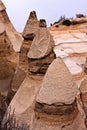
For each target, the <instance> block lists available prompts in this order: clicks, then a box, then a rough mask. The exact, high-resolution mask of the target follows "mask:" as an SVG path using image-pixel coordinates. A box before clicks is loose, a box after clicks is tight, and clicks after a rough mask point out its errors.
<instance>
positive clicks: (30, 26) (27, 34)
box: [23, 11, 39, 40]
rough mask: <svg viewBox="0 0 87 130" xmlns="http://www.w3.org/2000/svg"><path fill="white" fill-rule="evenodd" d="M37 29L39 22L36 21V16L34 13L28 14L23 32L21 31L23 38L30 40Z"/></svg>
mask: <svg viewBox="0 0 87 130" xmlns="http://www.w3.org/2000/svg"><path fill="white" fill-rule="evenodd" d="M38 27H39V22H38V19H37V15H36V12H35V11H32V12H30V15H29V18H28V20H27V22H26V25H25V28H24V31H23V37H24V38H25V39H30V40H32V39H33V38H34V36H35V34H36V31H37V29H38Z"/></svg>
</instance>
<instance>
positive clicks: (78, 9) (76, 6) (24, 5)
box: [2, 0, 87, 32]
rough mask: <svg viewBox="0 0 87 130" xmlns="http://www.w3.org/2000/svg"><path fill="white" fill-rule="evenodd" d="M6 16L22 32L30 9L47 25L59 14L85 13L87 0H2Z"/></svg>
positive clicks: (55, 19) (86, 12) (69, 16)
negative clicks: (44, 20)
mask: <svg viewBox="0 0 87 130" xmlns="http://www.w3.org/2000/svg"><path fill="white" fill-rule="evenodd" d="M2 2H3V3H4V4H5V6H6V11H7V13H8V16H9V18H10V20H11V22H12V23H13V25H14V27H15V28H16V30H17V31H19V32H22V31H23V29H24V26H25V24H26V21H27V19H28V17H29V13H30V11H33V10H35V11H36V13H37V17H38V19H46V21H47V25H48V26H50V24H51V23H54V22H55V21H58V19H59V18H60V16H64V15H65V17H66V18H72V17H75V14H78V13H82V14H84V15H87V0H2Z"/></svg>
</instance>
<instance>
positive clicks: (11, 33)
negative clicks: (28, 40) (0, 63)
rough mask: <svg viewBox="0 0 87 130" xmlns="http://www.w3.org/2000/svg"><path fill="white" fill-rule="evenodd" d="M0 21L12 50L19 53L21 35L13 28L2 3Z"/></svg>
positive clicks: (0, 2)
mask: <svg viewBox="0 0 87 130" xmlns="http://www.w3.org/2000/svg"><path fill="white" fill-rule="evenodd" d="M0 20H1V21H2V23H3V24H4V26H5V30H6V33H7V35H8V37H9V39H10V40H11V43H12V45H13V49H14V50H15V52H19V51H20V47H21V44H22V41H23V38H22V36H21V34H20V33H18V32H17V31H16V30H15V28H14V26H13V25H12V23H11V21H10V19H9V17H8V14H7V12H6V8H5V5H4V4H3V3H2V1H0Z"/></svg>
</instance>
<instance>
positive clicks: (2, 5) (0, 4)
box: [0, 0, 6, 11]
mask: <svg viewBox="0 0 87 130" xmlns="http://www.w3.org/2000/svg"><path fill="white" fill-rule="evenodd" d="M5 9H6V8H5V5H4V4H3V2H2V1H1V0H0V11H3V10H5Z"/></svg>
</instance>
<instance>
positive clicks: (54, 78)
mask: <svg viewBox="0 0 87 130" xmlns="http://www.w3.org/2000/svg"><path fill="white" fill-rule="evenodd" d="M77 92H78V88H77V87H76V85H75V83H74V81H73V79H72V76H71V73H70V72H69V70H68V68H67V67H66V65H65V64H64V62H63V60H62V59H60V58H58V59H55V60H54V61H53V62H52V64H51V65H50V66H49V68H48V70H47V72H46V75H45V77H44V80H43V83H42V86H41V89H40V91H39V93H38V95H37V98H36V101H37V102H40V103H45V104H70V103H72V102H73V101H74V100H75V97H76V95H77Z"/></svg>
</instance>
